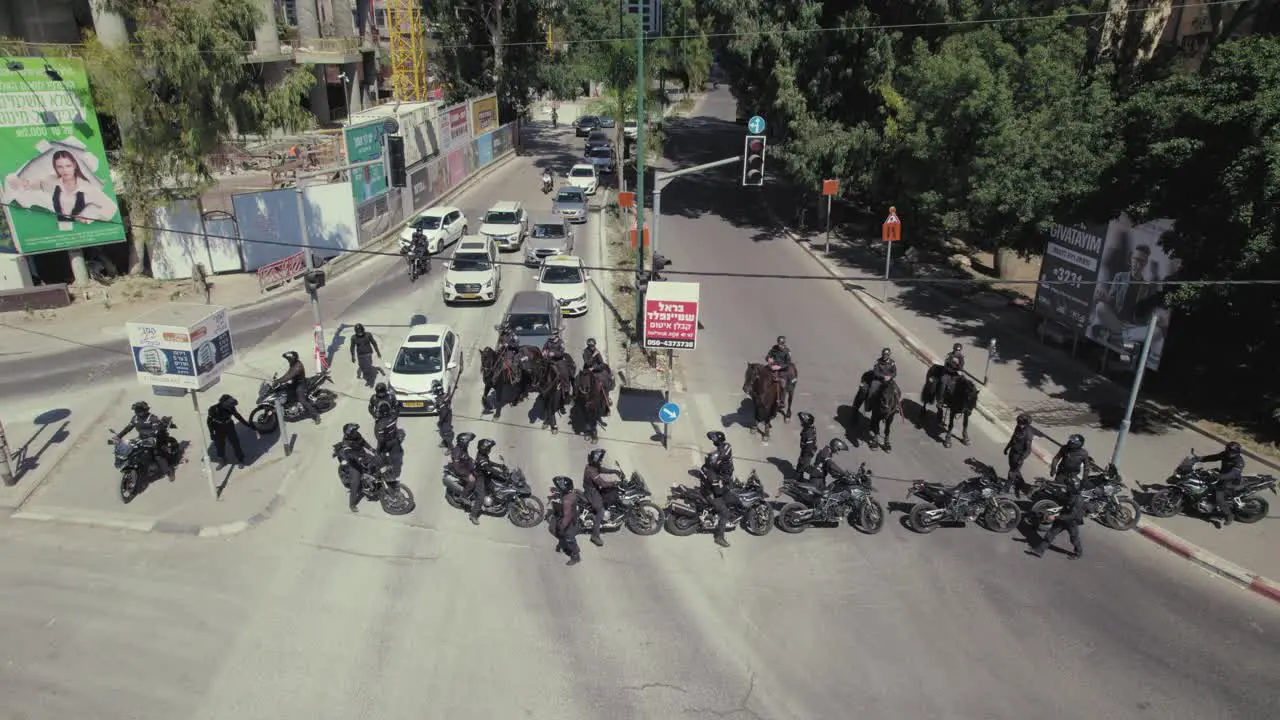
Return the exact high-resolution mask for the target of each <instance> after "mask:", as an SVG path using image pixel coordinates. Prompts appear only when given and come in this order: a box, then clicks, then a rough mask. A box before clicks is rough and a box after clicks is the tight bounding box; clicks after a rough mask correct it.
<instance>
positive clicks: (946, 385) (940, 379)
mask: <svg viewBox="0 0 1280 720" xmlns="http://www.w3.org/2000/svg"><path fill="white" fill-rule="evenodd" d="M958 375H959V374H958V373H952V372H951V371H949V370H947V369H946V368H945V367H943V366H942V365H934V366H932V367H930V368H929V372H927V373H925V376H924V389H922V390H921V391H920V413H921V415H922V417H921V418H920V420H921V422H923V421H924V420H925V419H927V417H928V415H929V406H930V405H934V406H935V407H936V408H937V411H938V424H939V425H941V424H942V422H943V418H942V414H943V413H944V412H946V407H945V405H946V404H945V403H944V402H943V398H945V397H947V396H949V395H950V394H951V387H952V386H953V385H954V384H955V380H956V377H957V376H958Z"/></svg>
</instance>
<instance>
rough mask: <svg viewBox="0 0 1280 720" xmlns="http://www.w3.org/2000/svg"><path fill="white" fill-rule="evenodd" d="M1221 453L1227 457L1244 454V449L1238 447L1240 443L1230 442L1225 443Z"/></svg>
mask: <svg viewBox="0 0 1280 720" xmlns="http://www.w3.org/2000/svg"><path fill="white" fill-rule="evenodd" d="M1222 451H1223V452H1225V453H1226V454H1228V455H1242V454H1244V448H1242V447H1240V443H1238V442H1236V441H1235V440H1232V441H1231V442H1229V443H1227V444H1226V446H1225V447H1224V448H1222Z"/></svg>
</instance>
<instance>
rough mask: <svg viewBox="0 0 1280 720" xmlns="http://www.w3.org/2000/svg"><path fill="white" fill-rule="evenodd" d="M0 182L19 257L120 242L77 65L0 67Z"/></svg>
mask: <svg viewBox="0 0 1280 720" xmlns="http://www.w3.org/2000/svg"><path fill="white" fill-rule="evenodd" d="M0 176H3V177H4V184H3V186H0V203H3V204H4V205H5V206H6V207H7V209H8V211H9V219H10V225H9V231H10V234H11V235H12V238H13V240H14V241H15V243H16V246H17V250H18V251H19V252H22V253H25V254H34V253H44V252H52V251H55V250H69V249H72V248H79V247H85V246H88V245H103V244H106V243H114V242H121V241H122V240H124V239H125V232H124V225H123V223H122V221H121V218H120V204H119V202H118V201H117V199H116V190H115V185H114V184H113V183H112V182H111V171H110V168H109V167H108V166H107V157H106V151H105V150H104V149H103V146H102V131H101V130H100V129H99V128H98V115H97V113H96V112H95V111H94V108H93V98H92V97H91V96H90V94H89V78H88V76H87V75H86V74H85V70H84V64H83V63H81V62H80V60H78V59H75V58H48V59H46V58H9V59H8V60H7V67H0Z"/></svg>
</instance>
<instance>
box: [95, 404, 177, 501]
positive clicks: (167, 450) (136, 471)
mask: <svg viewBox="0 0 1280 720" xmlns="http://www.w3.org/2000/svg"><path fill="white" fill-rule="evenodd" d="M176 427H178V424H177V423H175V422H174V421H173V418H171V417H168V416H166V417H162V418H160V430H159V432H158V433H157V434H156V436H155V437H152V438H130V439H128V440H124V439H122V438H120V437H117V434H116V431H115V430H110V429H108V430H107V432H108V433H110V436H109V437H108V439H107V444H108V445H112V446H114V448H115V450H114V454H115V467H116V470H119V471H120V502H122V503H124V504H125V505H128V504H129V503H131V502H133V499H134V498H135V497H137V496H138V493H141V492H142V490H143V488H145V487H146V485H147V483H148V482H150V481H152V480H154V479H155V478H156V477H157V476H158V474H159V472H160V468H159V467H158V466H157V465H156V461H155V459H154V458H151V457H148V455H149V454H150V453H153V452H155V453H159V454H161V455H163V456H164V459H165V460H167V461H168V462H169V467H171V468H175V467H177V465H178V463H179V462H180V461H181V460H182V445H181V444H179V443H178V441H177V440H176V439H174V437H173V436H172V435H170V434H169V432H168V431H169V430H170V429H171V428H176Z"/></svg>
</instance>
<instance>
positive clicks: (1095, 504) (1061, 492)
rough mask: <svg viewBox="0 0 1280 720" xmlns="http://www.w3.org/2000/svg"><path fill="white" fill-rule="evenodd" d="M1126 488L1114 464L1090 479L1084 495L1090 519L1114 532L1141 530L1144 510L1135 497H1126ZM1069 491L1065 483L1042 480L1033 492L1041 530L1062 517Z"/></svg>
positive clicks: (1033, 512)
mask: <svg viewBox="0 0 1280 720" xmlns="http://www.w3.org/2000/svg"><path fill="white" fill-rule="evenodd" d="M1124 489H1125V487H1124V480H1122V479H1121V478H1120V472H1119V471H1118V470H1116V468H1115V466H1114V465H1109V466H1107V469H1106V470H1103V471H1102V472H1101V473H1099V474H1097V475H1091V476H1090V477H1088V478H1086V479H1085V484H1084V490H1083V491H1082V494H1083V495H1084V501H1085V507H1086V508H1087V509H1088V513H1089V517H1090V518H1093V519H1094V520H1097V521H1098V522H1100V523H1102V524H1103V525H1105V526H1107V527H1109V528H1111V529H1112V530H1132V529H1133V528H1135V527H1137V526H1138V520H1139V519H1141V518H1142V510H1141V509H1140V508H1139V507H1138V503H1137V502H1135V501H1134V499H1133V498H1131V497H1129V496H1127V495H1124V494H1122V493H1124ZM1067 490H1068V488H1067V487H1066V486H1065V485H1064V484H1062V483H1059V482H1055V481H1052V480H1041V481H1040V482H1038V483H1036V486H1035V488H1034V489H1032V491H1031V510H1030V513H1029V514H1030V516H1031V518H1032V519H1033V520H1034V521H1035V522H1036V524H1037V525H1039V526H1040V529H1041V530H1044V529H1047V528H1048V527H1049V526H1050V525H1052V524H1053V521H1054V520H1056V519H1057V517H1058V515H1059V514H1061V512H1062V505H1063V504H1064V503H1065V502H1066V501H1067Z"/></svg>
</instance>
